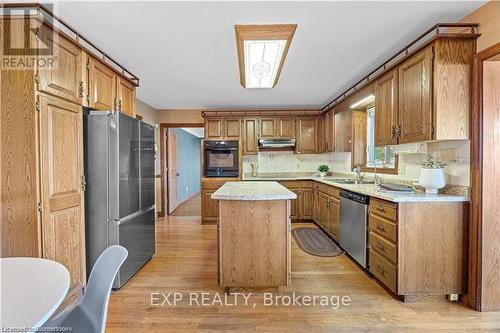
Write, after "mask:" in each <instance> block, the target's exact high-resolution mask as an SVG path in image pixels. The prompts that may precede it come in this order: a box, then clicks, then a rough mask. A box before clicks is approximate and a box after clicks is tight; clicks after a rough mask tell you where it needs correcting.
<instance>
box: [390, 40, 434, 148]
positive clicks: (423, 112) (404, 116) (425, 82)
mask: <svg viewBox="0 0 500 333" xmlns="http://www.w3.org/2000/svg"><path fill="white" fill-rule="evenodd" d="M398 81H399V107H398V112H399V116H398V118H399V143H408V142H418V141H424V140H431V139H432V131H431V126H432V100H431V96H432V95H431V89H432V87H431V82H432V47H428V48H426V49H424V50H423V51H421V52H420V53H418V54H416V55H415V56H413V57H411V58H410V59H409V60H407V61H406V62H404V63H403V64H402V65H401V66H399V69H398Z"/></svg>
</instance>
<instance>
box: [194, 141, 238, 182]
mask: <svg viewBox="0 0 500 333" xmlns="http://www.w3.org/2000/svg"><path fill="white" fill-rule="evenodd" d="M238 148H239V147H238V141H234V140H231V141H225V140H210V141H204V143H203V154H204V164H205V167H204V170H203V175H204V176H205V177H238V176H239V165H240V164H239V160H238V159H239V154H238Z"/></svg>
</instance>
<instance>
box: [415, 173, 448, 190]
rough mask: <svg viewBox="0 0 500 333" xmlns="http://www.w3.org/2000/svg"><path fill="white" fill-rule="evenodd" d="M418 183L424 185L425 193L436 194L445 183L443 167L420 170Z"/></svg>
mask: <svg viewBox="0 0 500 333" xmlns="http://www.w3.org/2000/svg"><path fill="white" fill-rule="evenodd" d="M418 183H419V185H420V186H422V187H425V193H428V194H437V193H438V190H439V189H440V188H443V187H444V186H445V185H446V179H445V177H444V170H443V169H439V168H438V169H425V168H422V169H421V170H420V179H419V181H418Z"/></svg>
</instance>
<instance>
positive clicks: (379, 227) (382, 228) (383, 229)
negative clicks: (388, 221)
mask: <svg viewBox="0 0 500 333" xmlns="http://www.w3.org/2000/svg"><path fill="white" fill-rule="evenodd" d="M377 229H378V230H380V231H382V232H385V228H384V227H383V226H381V225H380V224H377Z"/></svg>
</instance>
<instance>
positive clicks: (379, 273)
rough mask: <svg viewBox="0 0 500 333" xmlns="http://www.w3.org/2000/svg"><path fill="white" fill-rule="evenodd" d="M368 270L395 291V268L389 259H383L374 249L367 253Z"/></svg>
mask: <svg viewBox="0 0 500 333" xmlns="http://www.w3.org/2000/svg"><path fill="white" fill-rule="evenodd" d="M369 256H370V259H369V268H370V272H371V273H372V274H373V275H375V276H376V277H377V279H379V280H380V281H382V283H383V284H385V285H386V286H387V287H388V288H389V289H390V290H391V291H392V292H393V293H397V285H396V281H397V268H396V266H395V265H394V264H392V263H391V262H390V261H389V260H387V259H385V258H384V257H382V256H381V255H379V254H377V253H376V252H375V251H373V250H370V253H369Z"/></svg>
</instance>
